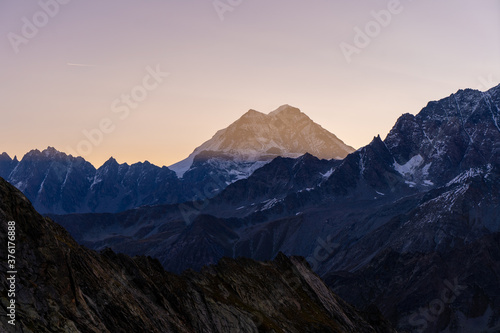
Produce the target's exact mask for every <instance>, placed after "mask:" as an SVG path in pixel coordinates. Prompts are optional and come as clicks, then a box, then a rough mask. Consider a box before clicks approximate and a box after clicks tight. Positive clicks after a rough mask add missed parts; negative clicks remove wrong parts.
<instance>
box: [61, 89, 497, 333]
mask: <svg viewBox="0 0 500 333" xmlns="http://www.w3.org/2000/svg"><path fill="white" fill-rule="evenodd" d="M499 122H500V86H497V87H495V88H492V89H490V90H489V91H486V92H480V91H477V90H471V89H466V90H460V91H458V92H457V93H455V94H452V95H450V96H449V97H446V98H444V99H442V100H439V101H433V102H430V103H428V105H427V106H426V107H424V108H423V109H422V110H421V111H420V112H419V113H418V114H417V115H411V114H404V115H402V116H401V117H400V118H399V119H398V120H397V122H396V124H395V125H394V127H393V128H392V130H391V131H390V132H389V134H388V135H387V137H386V138H385V139H383V140H382V138H380V137H379V136H377V137H375V138H374V139H373V140H372V142H371V143H370V144H368V145H367V146H365V147H362V148H360V149H358V150H357V151H355V152H353V153H351V154H349V155H348V156H347V157H345V158H344V159H343V160H335V159H334V160H321V159H318V158H316V157H314V156H312V155H309V154H305V155H303V156H301V157H298V158H292V157H276V158H274V159H273V160H272V161H271V162H269V163H267V164H265V165H264V166H262V167H261V168H259V169H257V170H255V171H254V172H253V173H252V174H251V175H250V176H249V177H247V178H244V179H240V180H238V181H236V182H233V183H231V184H229V185H228V186H227V187H226V188H225V189H224V190H222V191H221V192H220V193H218V194H217V195H215V196H213V197H211V198H210V199H206V200H197V201H193V202H184V203H180V204H169V205H157V206H154V207H141V208H138V209H135V210H130V211H124V212H120V213H117V214H76V215H75V214H73V215H65V216H53V218H54V219H55V220H56V221H57V222H59V223H60V224H61V225H63V226H64V227H65V228H67V229H68V230H69V232H70V233H71V234H72V235H73V236H74V237H75V238H76V239H77V241H78V242H79V243H81V244H84V245H86V246H88V247H90V248H94V249H104V248H106V247H111V248H112V249H114V250H115V251H118V252H123V253H126V254H129V255H137V254H142V255H149V256H152V257H155V258H158V260H159V261H160V263H161V264H162V265H163V267H165V268H166V269H167V270H169V271H173V272H182V271H184V270H186V269H188V268H191V269H195V270H199V269H201V268H202V267H203V266H204V265H206V264H215V263H216V262H218V260H220V258H222V257H224V256H227V257H233V258H237V257H248V258H253V259H256V260H271V259H272V258H274V257H275V256H276V255H278V253H280V252H283V253H284V254H286V255H292V254H293V255H300V256H303V257H306V258H307V260H308V261H309V263H310V264H311V267H312V268H313V269H314V271H315V272H317V273H318V274H319V275H320V276H321V277H322V278H323V279H325V281H326V283H327V284H328V285H329V286H330V287H331V288H332V289H333V290H334V291H336V292H337V293H339V295H340V296H341V297H343V298H345V299H346V300H347V301H349V302H352V303H353V304H355V305H356V306H357V307H359V308H361V309H363V308H368V307H369V306H371V305H373V304H375V305H376V306H377V307H378V308H379V309H380V310H381V311H382V314H383V315H384V316H386V317H387V318H388V319H389V320H391V321H392V322H393V323H394V324H395V325H396V326H397V327H398V329H399V330H401V331H409V332H441V331H443V332H459V331H460V330H461V329H464V330H465V331H467V332H481V331H490V332H496V331H497V330H498V328H497V327H498V326H497V325H499V324H500V323H499V318H500V307H499V306H498V304H499V302H500V299H499V298H498V297H499V295H500V292H499V285H500V284H499V283H498V281H499V280H500V265H499V257H498V237H499V232H500V214H499V212H500V196H499V194H500V182H499V179H500V178H499V170H500V169H499V167H500V154H499V153H500V150H499V148H500V127H499ZM450 286H451V287H450ZM450 292H451V293H454V294H453V295H454V297H451V296H449V294H450ZM443 295H448V297H446V299H444V296H443Z"/></svg>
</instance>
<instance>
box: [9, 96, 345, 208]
mask: <svg viewBox="0 0 500 333" xmlns="http://www.w3.org/2000/svg"><path fill="white" fill-rule="evenodd" d="M352 151H354V149H353V148H352V147H350V146H347V145H345V144H344V143H343V142H342V141H341V140H340V139H338V138H337V137H336V136H335V135H334V134H332V133H330V132H328V131H327V130H325V129H323V128H322V127H321V126H319V125H318V124H316V123H314V122H313V121H312V120H311V119H310V118H309V117H308V116H306V115H305V114H304V113H302V112H301V111H300V110H299V109H297V108H294V107H291V106H289V105H283V106H281V107H280V108H278V109H277V110H275V111H273V112H271V113H270V114H268V115H266V114H263V113H260V112H258V111H255V110H250V111H248V112H247V113H245V114H244V115H243V116H242V117H241V118H240V119H238V120H237V121H235V122H234V123H233V124H231V125H230V126H229V127H227V128H226V129H223V130H220V131H218V132H217V133H216V134H215V135H214V137H213V138H212V139H210V140H209V141H207V142H205V143H204V144H202V145H201V146H200V147H198V148H196V149H195V151H194V152H193V153H192V154H191V155H190V156H189V157H188V158H187V159H185V160H183V161H181V162H179V163H176V164H174V165H173V166H170V168H167V167H161V168H160V167H158V166H155V165H153V164H151V163H149V162H147V161H146V162H144V163H136V164H132V165H128V164H126V163H124V164H119V163H118V162H117V161H116V160H115V159H114V158H112V157H111V158H110V159H109V160H108V161H106V162H105V163H104V164H103V165H102V166H101V167H99V168H98V169H96V168H95V167H94V166H93V165H91V164H90V163H89V162H87V161H85V160H84V159H83V158H81V157H74V156H71V155H66V154H65V153H62V152H59V151H57V150H56V149H55V148H53V147H48V148H47V149H45V150H43V151H41V152H40V151H39V150H32V151H30V152H29V153H27V154H26V155H25V156H24V157H23V158H22V159H21V161H18V160H17V157H15V158H14V159H12V158H11V157H10V156H9V155H8V154H7V153H3V154H2V155H0V177H2V178H4V179H6V180H7V181H9V182H10V183H11V184H13V185H14V186H16V187H17V188H18V189H20V190H21V191H22V192H23V193H24V194H25V195H26V196H27V197H28V199H29V200H30V201H31V202H33V204H34V206H35V208H36V209H37V211H39V212H41V213H51V214H70V213H96V212H97V213H117V212H121V211H124V210H127V209H133V208H136V207H140V206H144V205H159V204H171V203H180V202H184V201H189V200H196V199H205V198H209V197H212V196H214V195H215V194H217V193H219V192H220V191H222V190H223V189H224V188H225V187H226V186H227V185H228V184H231V183H233V182H235V181H237V180H239V179H243V178H247V177H248V176H249V175H250V174H251V173H252V172H253V171H255V170H256V169H258V168H259V167H261V166H263V165H265V164H266V163H269V162H270V161H271V160H272V159H273V158H275V157H277V156H290V157H298V156H301V155H303V154H305V153H308V152H309V153H311V154H313V155H315V156H319V157H321V158H327V159H332V158H337V159H341V158H344V157H345V156H346V155H347V154H348V153H350V152H352ZM174 171H175V172H174ZM200 183H201V184H204V185H206V186H202V187H201V188H200V186H199V184H200Z"/></svg>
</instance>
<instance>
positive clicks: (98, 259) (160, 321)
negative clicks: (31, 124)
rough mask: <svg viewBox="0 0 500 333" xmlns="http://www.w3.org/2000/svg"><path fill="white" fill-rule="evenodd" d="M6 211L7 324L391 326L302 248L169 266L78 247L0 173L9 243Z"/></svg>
mask: <svg viewBox="0 0 500 333" xmlns="http://www.w3.org/2000/svg"><path fill="white" fill-rule="evenodd" d="M9 221H14V222H15V235H16V241H15V244H16V254H15V256H16V257H17V258H16V264H15V268H16V270H17V272H18V273H17V274H16V276H15V285H16V288H15V292H16V296H8V294H7V289H8V288H7V283H2V284H1V288H0V290H1V292H0V299H1V302H2V304H3V307H4V309H5V307H6V305H7V304H8V305H9V306H10V307H12V306H13V307H14V308H15V312H13V314H14V315H15V317H14V318H12V317H9V316H6V315H5V314H4V315H2V316H1V319H0V331H2V332H37V333H43V332H96V333H97V332H99V333H102V332H162V333H163V332H172V333H173V332H193V333H195V332H228V333H233V332H297V333H302V332H395V331H394V330H393V329H391V328H390V325H389V324H388V323H387V322H386V321H385V320H384V319H383V318H382V317H381V316H380V314H379V313H378V312H377V311H376V310H372V311H370V312H365V313H360V312H358V311H357V310H355V309H354V308H353V307H351V306H350V305H348V304H347V303H345V302H344V301H342V300H341V299H340V298H339V297H337V296H336V295H335V294H333V293H332V292H331V291H330V290H329V289H328V288H327V287H326V286H325V285H324V284H323V282H322V281H321V280H320V279H319V277H318V276H316V275H315V274H314V273H313V272H311V270H310V269H309V266H308V264H307V263H306V262H305V261H304V260H303V258H298V257H292V258H287V257H286V256H284V255H283V254H280V255H278V256H277V257H276V259H275V260H273V261H270V262H264V263H259V262H256V261H253V260H249V259H238V260H232V259H227V258H226V259H223V260H221V262H220V263H219V264H218V265H216V266H210V267H206V268H205V269H204V270H203V271H202V272H201V273H195V272H193V271H191V272H186V273H185V274H183V275H182V276H177V275H173V274H171V273H167V272H165V271H164V270H163V269H162V267H161V266H160V264H159V263H158V261H157V260H155V259H152V258H150V257H135V258H130V257H128V256H125V255H121V254H115V253H114V252H112V251H111V250H109V249H108V250H106V251H103V252H101V253H97V252H94V251H91V250H88V249H86V248H84V247H81V246H80V245H78V244H77V243H76V242H75V241H74V240H73V239H72V238H71V237H70V236H69V234H68V233H67V232H66V231H65V230H64V229H63V228H61V227H60V226H58V225H57V224H55V223H54V222H52V221H51V220H49V219H47V218H43V217H42V216H40V215H39V214H38V213H37V212H36V211H35V210H34V209H33V207H32V206H31V204H30V203H29V201H28V200H27V199H26V197H24V196H23V195H22V193H21V192H19V191H18V190H16V189H15V188H14V187H13V186H11V185H10V184H8V183H7V182H5V181H4V180H3V179H0V229H1V232H0V240H1V243H2V244H4V245H6V244H7V235H8V225H9V224H8V222H9ZM0 256H1V257H2V258H7V246H2V247H0ZM1 265H2V268H3V271H4V272H6V271H8V270H9V269H8V268H7V261H6V260H4V261H3V262H2V264H1ZM10 299H12V300H15V303H11V301H10ZM9 313H10V310H9ZM12 319H15V322H14V323H15V326H14V325H11V324H9V323H8V321H9V320H12Z"/></svg>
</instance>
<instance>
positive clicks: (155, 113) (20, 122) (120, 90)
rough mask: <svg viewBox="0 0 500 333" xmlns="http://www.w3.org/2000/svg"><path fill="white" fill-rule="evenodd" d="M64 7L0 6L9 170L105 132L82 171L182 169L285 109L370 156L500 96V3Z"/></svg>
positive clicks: (45, 2) (23, 1) (162, 1)
mask: <svg viewBox="0 0 500 333" xmlns="http://www.w3.org/2000/svg"><path fill="white" fill-rule="evenodd" d="M59 1H60V2H57V1H56V0H40V1H28V0H19V1H16V2H3V3H1V4H0V22H2V24H1V25H0V27H1V28H0V35H1V36H3V38H2V42H1V43H0V48H1V53H2V55H3V56H2V58H1V60H0V62H1V67H0V73H1V75H2V79H3V80H2V82H1V83H0V96H1V100H2V102H3V103H2V106H3V108H4V110H3V112H2V122H1V124H2V125H3V126H2V131H0V140H1V142H2V146H1V147H0V153H1V152H7V153H8V154H9V155H10V156H11V157H13V156H14V155H17V156H18V158H19V159H20V158H21V157H22V156H23V155H24V154H25V153H27V152H28V151H30V150H32V149H39V150H43V149H45V148H46V147H48V146H52V147H55V148H56V149H57V150H60V151H62V152H65V153H68V154H69V153H72V154H73V152H77V151H78V150H77V146H78V144H79V143H80V142H81V141H82V140H85V139H86V136H85V134H84V133H95V132H92V131H93V130H95V129H99V130H100V131H101V132H102V134H103V136H102V140H97V139H98V137H97V136H96V137H95V142H96V143H97V144H95V145H93V147H92V149H91V152H90V153H89V154H88V155H84V156H83V157H84V158H85V159H86V160H87V161H89V162H91V163H92V164H93V165H94V166H96V167H99V166H100V165H102V164H103V163H104V162H105V161H106V160H108V159H109V157H110V156H113V157H114V158H116V159H117V160H118V161H119V162H120V163H125V162H126V163H128V164H133V163H135V162H138V161H145V160H148V161H149V162H151V163H153V164H156V165H159V166H163V165H167V166H168V165H171V164H173V163H175V162H178V161H180V160H182V159H184V158H186V157H187V156H188V155H189V154H190V153H191V152H192V151H193V150H194V149H195V148H196V147H197V146H199V145H201V144H202V143H203V142H205V141H207V140H209V139H210V138H211V137H212V136H213V135H214V134H215V132H216V131H217V130H219V129H222V128H225V127H227V126H228V125H229V124H230V123H232V122H234V121H235V120H237V119H238V118H239V117H240V116H241V115H243V114H244V113H245V112H246V111H248V110H249V109H255V110H258V111H260V112H263V113H266V114H267V113H269V112H271V111H273V110H275V109H276V108H278V107H279V106H280V105H283V104H290V105H293V106H295V107H298V108H299V109H301V111H302V112H304V113H305V114H307V115H308V116H309V117H310V118H311V119H312V120H313V121H315V122H316V123H318V124H320V125H321V126H322V127H323V128H325V129H327V130H328V131H330V132H332V133H334V134H335V135H336V136H337V137H339V138H340V139H341V140H343V141H344V142H345V143H346V144H348V145H351V146H353V147H355V148H359V147H361V146H364V145H366V144H368V143H369V142H370V141H371V139H372V138H373V137H374V136H376V135H379V134H380V135H381V137H382V138H384V137H385V135H386V134H387V133H388V131H389V130H390V129H391V127H392V126H393V125H394V123H395V122H396V120H397V118H398V117H399V116H400V115H401V114H403V113H412V114H416V113H418V112H419V111H420V110H421V109H422V108H423V107H425V105H426V104H427V103H428V102H429V101H432V100H438V99H441V98H444V97H446V96H449V95H450V94H451V93H454V92H456V91H457V90H459V89H464V88H478V89H480V90H487V89H489V88H491V87H492V86H495V85H497V84H499V83H500V66H499V62H498V61H499V59H500V2H498V1H495V0H481V1H476V2H471V1H467V0H458V1H452V0H443V1H439V2H436V1H434V2H432V1H430V0H421V1H410V0H401V1H397V0H389V1H381V0H361V1H358V2H356V3H352V2H349V1H346V0H336V1H328V2H327V1H322V0H312V1H309V2H305V1H298V0H291V1H285V0H276V1H272V2H269V1H267V2H266V1H264V0H255V1H245V0H241V1H239V2H238V1H233V2H231V3H233V4H236V3H237V5H232V6H231V5H227V6H229V7H227V6H226V7H223V8H225V9H223V10H222V9H221V8H220V7H219V9H218V10H217V9H216V8H215V7H214V1H212V0H208V1H192V2H190V3H186V2H180V1H174V0H150V1H148V2H146V3H140V2H138V1H133V0H121V1H118V0H109V1H106V2H105V3H103V2H101V1H96V0H89V1H85V2H83V1H76V0H72V1H69V0H65V1H62V0H59ZM222 3H226V4H228V2H227V1H222ZM387 12H389V13H390V16H387V15H386V16H384V13H387ZM40 13H42V14H40ZM43 13H45V16H44V15H43ZM45 17H46V18H47V20H45ZM27 22H28V23H27ZM30 24H31V25H33V26H32V27H29V25H30ZM377 24H378V27H377ZM33 27H34V29H32V28H33ZM30 29H31V30H30ZM23 30H24V31H23ZM359 31H361V32H362V34H364V35H366V36H361V35H360V34H359ZM14 35H16V36H18V37H21V38H22V39H21V40H20V39H14V40H15V41H17V44H16V43H13V38H18V37H13V36H14ZM367 37H368V38H367ZM356 41H357V42H358V44H357V45H356ZM347 44H349V45H351V46H354V47H355V48H356V49H357V50H356V51H355V52H354V53H351V56H350V57H349V59H347V58H346V57H345V45H347ZM341 45H344V48H342V47H341ZM343 50H344V51H343ZM350 50H353V49H352V48H351V49H350ZM16 51H17V52H16ZM155 72H156V73H158V72H160V73H168V75H166V74H165V75H161V74H160V75H159V77H155V75H154V73H155ZM124 96H125V97H124ZM126 96H131V97H128V98H127V97H126ZM71 150H73V152H71Z"/></svg>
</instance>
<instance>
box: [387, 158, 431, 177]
mask: <svg viewBox="0 0 500 333" xmlns="http://www.w3.org/2000/svg"><path fill="white" fill-rule="evenodd" d="M423 161H424V158H423V157H422V156H421V155H420V154H418V155H415V156H413V157H412V158H410V160H409V161H408V162H406V163H405V164H403V165H401V164H398V162H396V161H394V169H395V170H396V171H397V172H399V173H400V174H401V175H402V176H409V175H412V174H414V173H415V171H416V170H417V169H418V168H419V167H420V166H421V165H422V162H423Z"/></svg>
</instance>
